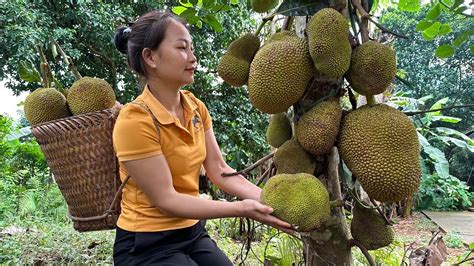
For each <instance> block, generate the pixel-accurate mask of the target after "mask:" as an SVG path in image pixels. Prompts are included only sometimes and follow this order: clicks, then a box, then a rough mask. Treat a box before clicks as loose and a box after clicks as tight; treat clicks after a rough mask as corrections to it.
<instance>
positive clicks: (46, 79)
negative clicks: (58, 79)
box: [36, 44, 53, 88]
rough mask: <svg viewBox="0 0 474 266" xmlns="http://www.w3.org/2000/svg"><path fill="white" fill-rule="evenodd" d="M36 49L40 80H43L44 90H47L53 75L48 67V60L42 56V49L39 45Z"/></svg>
mask: <svg viewBox="0 0 474 266" xmlns="http://www.w3.org/2000/svg"><path fill="white" fill-rule="evenodd" d="M36 49H38V53H39V56H40V60H41V69H40V71H41V78H42V80H43V86H44V88H49V87H50V86H51V81H52V79H53V75H52V72H51V68H50V67H49V65H48V60H47V59H46V56H45V55H44V52H43V48H41V46H40V45H39V44H37V45H36Z"/></svg>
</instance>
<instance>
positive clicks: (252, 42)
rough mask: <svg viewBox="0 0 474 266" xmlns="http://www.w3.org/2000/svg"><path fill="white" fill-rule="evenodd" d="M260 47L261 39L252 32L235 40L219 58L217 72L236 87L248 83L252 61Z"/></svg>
mask: <svg viewBox="0 0 474 266" xmlns="http://www.w3.org/2000/svg"><path fill="white" fill-rule="evenodd" d="M259 48H260V40H259V39H258V37H257V36H255V35H254V34H251V33H247V34H245V35H243V36H242V37H240V38H238V39H236V40H234V41H233V42H232V43H231V44H230V45H229V48H228V49H227V52H226V53H225V54H224V55H223V56H222V57H221V59H220V60H219V64H218V66H217V73H218V74H219V76H220V77H221V78H222V79H223V80H224V81H225V82H226V83H227V84H230V85H232V86H234V87H240V86H243V85H245V84H247V81H248V78H249V71H250V62H252V59H253V57H254V55H255V53H256V52H257V50H258V49H259Z"/></svg>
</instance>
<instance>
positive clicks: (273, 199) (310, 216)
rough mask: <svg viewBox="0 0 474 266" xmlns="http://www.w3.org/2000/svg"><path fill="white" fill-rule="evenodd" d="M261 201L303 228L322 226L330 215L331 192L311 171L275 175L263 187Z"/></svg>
mask: <svg viewBox="0 0 474 266" xmlns="http://www.w3.org/2000/svg"><path fill="white" fill-rule="evenodd" d="M261 201H262V202H263V203H264V204H267V205H269V206H271V207H272V208H273V210H274V212H273V213H272V215H274V216H276V217H278V218H280V219H281V220H283V221H286V222H288V223H290V224H293V225H296V226H297V229H298V231H302V232H309V231H312V230H314V229H317V228H320V227H321V226H322V225H323V224H324V223H325V222H326V221H327V220H328V219H329V215H330V205H329V193H328V191H327V189H326V187H325V186H324V185H323V183H322V182H321V181H319V179H317V178H316V177H315V176H313V175H310V174H305V173H299V174H280V175H275V176H274V177H272V178H270V179H269V180H268V182H267V183H266V184H265V186H264V187H263V189H262V193H261Z"/></svg>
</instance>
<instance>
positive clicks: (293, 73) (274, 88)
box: [248, 37, 314, 114]
mask: <svg viewBox="0 0 474 266" xmlns="http://www.w3.org/2000/svg"><path fill="white" fill-rule="evenodd" d="M313 76H314V66H313V63H312V61H311V57H310V55H309V52H308V45H307V42H306V41H305V40H304V39H301V38H296V37H295V38H284V39H283V40H281V41H271V42H269V43H268V44H266V45H264V46H263V47H262V48H260V50H258V52H257V54H256V55H255V57H254V59H253V61H252V64H251V65H250V75H249V82H248V92H249V99H250V102H251V103H252V105H253V106H254V107H256V108H257V109H259V110H260V111H262V112H264V113H268V114H276V113H281V112H285V111H286V110H287V109H288V107H290V106H291V105H292V104H294V103H295V102H296V101H298V99H299V98H300V97H301V96H303V93H304V91H305V88H306V85H307V84H308V82H309V80H310V79H311V78H312V77H313Z"/></svg>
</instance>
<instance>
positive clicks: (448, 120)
mask: <svg viewBox="0 0 474 266" xmlns="http://www.w3.org/2000/svg"><path fill="white" fill-rule="evenodd" d="M461 120H462V119H461V118H457V117H452V116H445V115H435V116H433V117H432V121H441V122H446V123H451V124H456V123H459V122H460V121H461Z"/></svg>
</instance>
